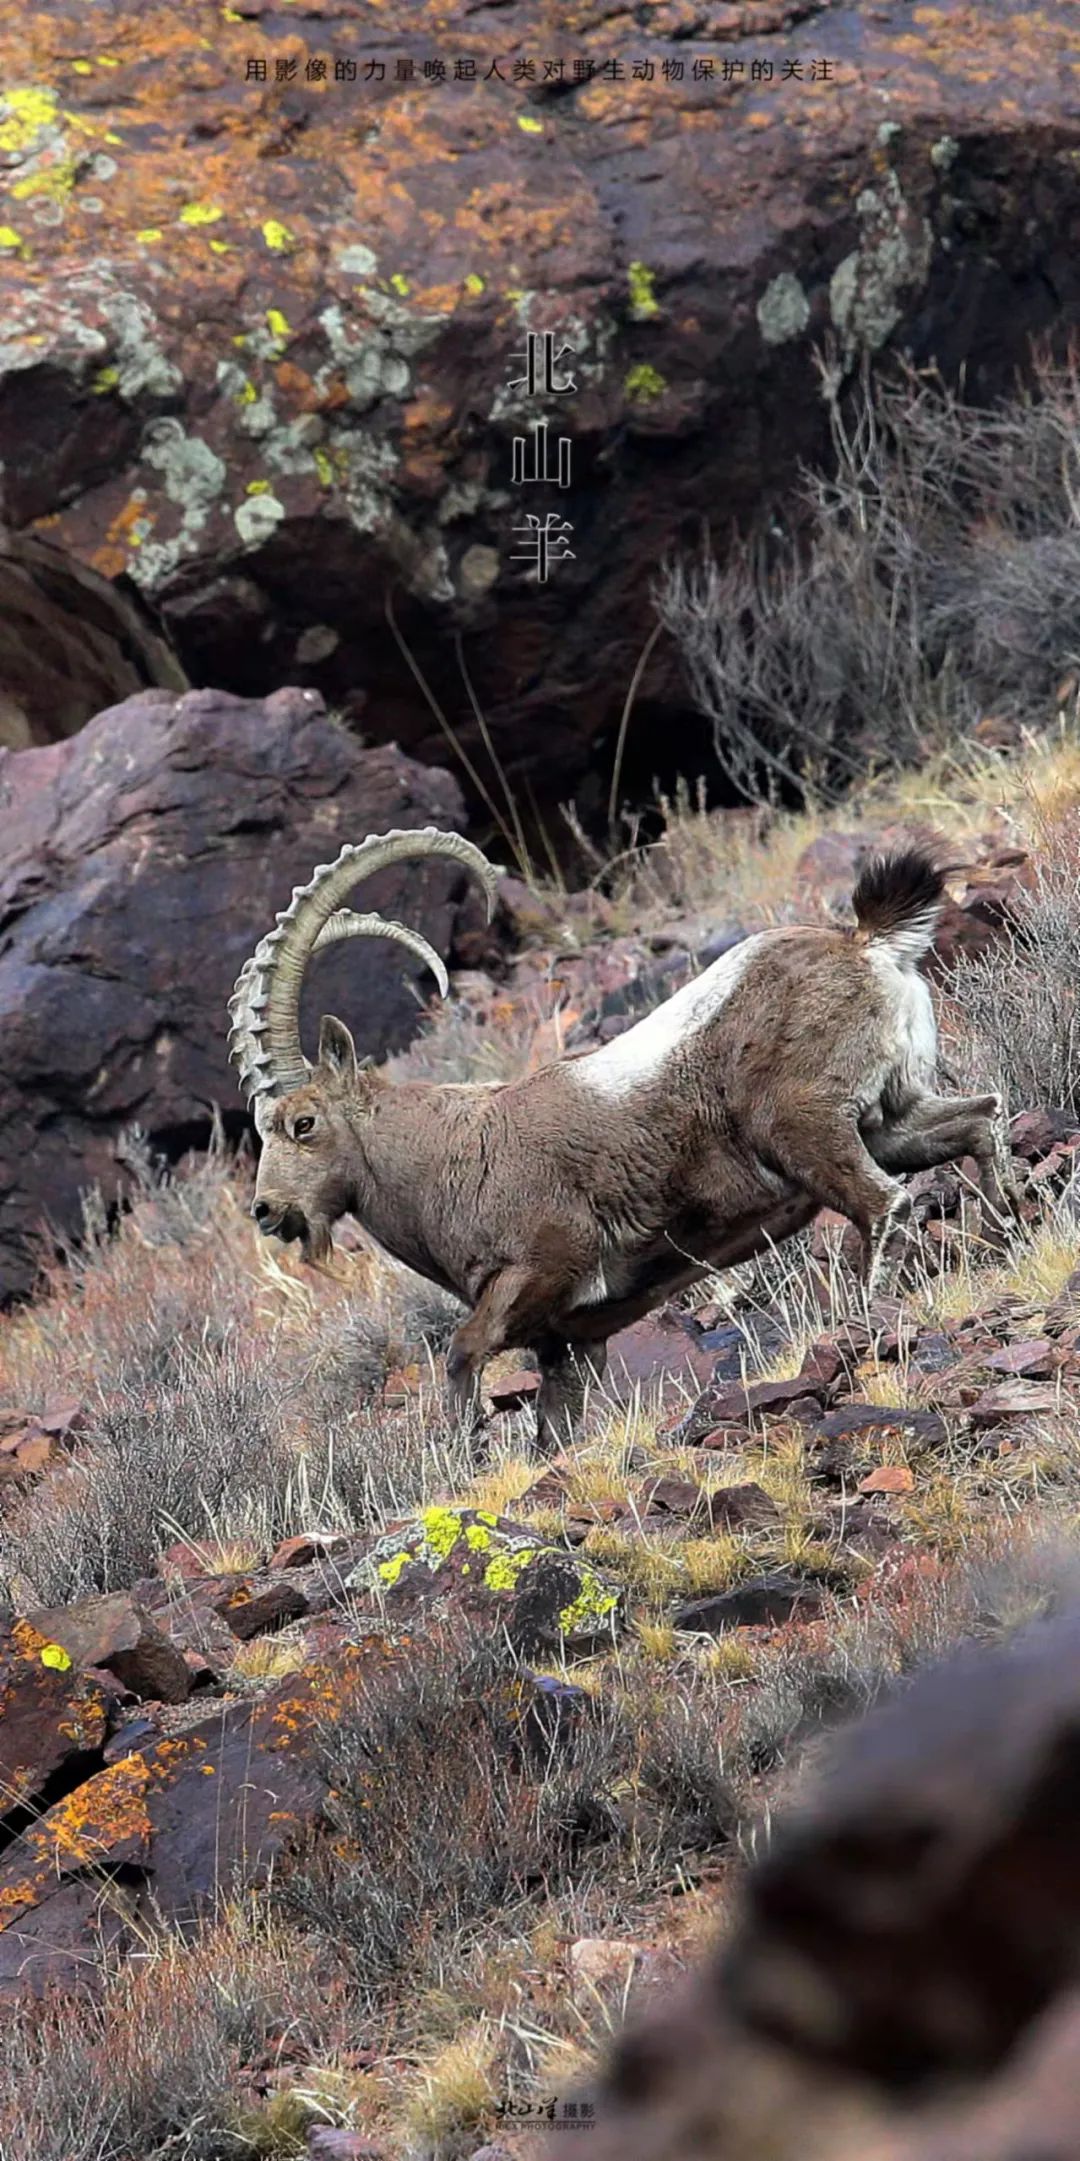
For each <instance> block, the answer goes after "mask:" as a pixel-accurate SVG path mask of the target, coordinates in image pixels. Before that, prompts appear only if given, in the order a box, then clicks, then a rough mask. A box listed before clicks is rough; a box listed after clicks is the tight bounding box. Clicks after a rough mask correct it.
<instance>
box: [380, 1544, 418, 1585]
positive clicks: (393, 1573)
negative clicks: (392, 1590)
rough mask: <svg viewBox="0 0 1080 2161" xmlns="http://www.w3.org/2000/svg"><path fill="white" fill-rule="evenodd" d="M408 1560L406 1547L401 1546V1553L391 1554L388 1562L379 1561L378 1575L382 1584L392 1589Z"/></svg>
mask: <svg viewBox="0 0 1080 2161" xmlns="http://www.w3.org/2000/svg"><path fill="white" fill-rule="evenodd" d="M410 1559H411V1555H410V1553H409V1551H408V1548H407V1547H406V1546H403V1547H402V1549H401V1552H400V1553H392V1554H391V1555H390V1558H389V1560H388V1561H380V1562H379V1574H380V1576H381V1577H382V1580H383V1582H384V1583H386V1584H389V1585H391V1587H392V1586H393V1585H394V1584H395V1583H396V1582H397V1580H398V1577H399V1576H400V1574H401V1571H402V1569H403V1568H404V1567H405V1565H406V1562H407V1561H409V1560H410Z"/></svg>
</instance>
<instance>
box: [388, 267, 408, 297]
mask: <svg viewBox="0 0 1080 2161" xmlns="http://www.w3.org/2000/svg"><path fill="white" fill-rule="evenodd" d="M390 283H391V285H392V286H393V288H394V291H395V293H400V294H401V296H402V298H403V299H404V297H405V294H406V293H407V292H409V291H410V290H411V288H410V285H409V281H408V278H403V277H402V275H401V272H400V270H395V272H394V275H393V277H392V278H391V280H390Z"/></svg>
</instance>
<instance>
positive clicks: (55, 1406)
mask: <svg viewBox="0 0 1080 2161" xmlns="http://www.w3.org/2000/svg"><path fill="white" fill-rule="evenodd" d="M35 1423H36V1424H37V1425H39V1426H40V1427H41V1430H42V1432H43V1433H48V1434H50V1435H55V1437H56V1439H57V1440H68V1439H69V1438H71V1437H73V1436H77V1435H79V1434H80V1433H85V1432H86V1430H87V1428H88V1426H89V1424H90V1413H89V1411H88V1410H87V1407H86V1405H85V1403H83V1402H82V1400H81V1398H80V1397H79V1396H47V1397H46V1399H45V1404H44V1407H43V1409H42V1410H40V1411H38V1412H37V1414H36V1420H35Z"/></svg>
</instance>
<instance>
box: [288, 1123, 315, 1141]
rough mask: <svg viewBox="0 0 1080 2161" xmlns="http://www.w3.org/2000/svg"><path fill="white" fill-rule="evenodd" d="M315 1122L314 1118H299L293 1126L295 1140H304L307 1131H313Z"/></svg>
mask: <svg viewBox="0 0 1080 2161" xmlns="http://www.w3.org/2000/svg"><path fill="white" fill-rule="evenodd" d="M314 1124H315V1120H314V1118H298V1119H297V1120H296V1122H295V1124H294V1126H293V1139H294V1141H302V1140H303V1138H304V1135H305V1133H310V1132H311V1131H312V1128H313V1127H314Z"/></svg>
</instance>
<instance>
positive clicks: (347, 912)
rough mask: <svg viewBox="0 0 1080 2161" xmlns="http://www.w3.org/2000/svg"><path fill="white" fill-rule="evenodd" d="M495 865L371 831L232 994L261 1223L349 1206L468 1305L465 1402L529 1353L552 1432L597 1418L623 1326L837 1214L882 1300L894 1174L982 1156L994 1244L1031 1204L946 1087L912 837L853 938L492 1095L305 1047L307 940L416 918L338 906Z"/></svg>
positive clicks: (330, 870)
mask: <svg viewBox="0 0 1080 2161" xmlns="http://www.w3.org/2000/svg"><path fill="white" fill-rule="evenodd" d="M430 855H441V856H447V857H449V858H451V859H452V860H454V861H456V862H457V863H459V864H461V865H462V866H463V867H465V868H467V869H469V870H470V871H471V872H473V873H475V875H476V876H477V877H478V878H479V879H480V881H481V883H482V885H483V887H484V890H485V893H486V895H487V899H488V907H489V913H490V909H491V906H492V904H493V900H494V895H495V889H496V873H495V872H494V870H493V868H492V866H491V865H490V864H489V863H487V862H486V861H485V859H484V857H483V856H482V855H481V854H480V853H479V851H478V850H477V849H475V848H473V847H472V846H471V844H470V843H469V842H468V841H465V840H463V839H462V838H461V837H460V836H459V835H458V834H452V833H438V832H435V831H434V830H431V829H427V830H424V831H421V832H409V833H388V834H383V835H379V836H373V837H371V838H369V839H368V840H366V841H364V842H363V843H362V844H360V845H359V846H357V847H348V848H345V849H343V850H342V851H341V854H340V855H339V857H338V858H337V860H336V861H335V862H334V863H332V864H329V865H323V866H321V867H320V868H319V869H318V870H317V871H316V872H315V874H314V876H313V878H312V879H311V881H310V883H309V884H308V885H307V886H305V887H298V888H297V890H296V892H295V893H294V895H293V899H292V902H291V904H290V906H289V908H288V909H286V910H285V911H284V912H283V913H282V915H280V916H279V917H278V920H277V925H276V927H275V929H274V930H273V931H271V932H270V933H269V935H268V936H267V937H266V938H264V939H263V940H262V941H261V942H260V944H259V946H258V947H257V948H256V951H255V953H254V954H253V956H252V958H251V960H249V961H248V962H247V963H246V965H245V967H244V969H243V971H242V972H241V975H240V977H239V979H238V982H237V985H236V989H235V991H234V993H233V997H232V1000H231V1001H230V1013H231V1015H232V1020H233V1026H232V1031H231V1038H230V1040H231V1046H232V1049H231V1054H232V1056H233V1057H234V1058H236V1060H237V1062H238V1064H239V1067H240V1074H241V1081H242V1084H243V1086H244V1087H245V1089H246V1090H247V1092H248V1094H249V1095H250V1096H251V1097H252V1099H253V1105H254V1112H255V1119H256V1124H257V1127H258V1131H259V1134H260V1137H261V1140H262V1155H261V1159H260V1162H259V1169H258V1176H257V1182H256V1192H255V1201H254V1214H255V1218H256V1221H257V1222H258V1223H259V1226H260V1228H261V1229H262V1230H263V1231H265V1232H267V1233H268V1234H269V1233H272V1234H274V1235H276V1236H278V1237H280V1238H285V1239H296V1240H298V1241H299V1244H300V1249H301V1252H302V1253H303V1255H304V1257H305V1258H306V1259H309V1260H312V1261H324V1260H325V1258H326V1256H327V1255H328V1253H329V1251H330V1248H331V1243H332V1238H331V1233H332V1227H333V1224H334V1223H335V1222H336V1221H337V1219H338V1218H339V1217H340V1216H342V1215H344V1214H346V1213H350V1214H352V1215H353V1216H355V1217H356V1219H357V1221H358V1222H360V1223H361V1224H362V1225H363V1226H364V1228H365V1229H366V1230H367V1231H369V1232H370V1233H371V1235H372V1236H373V1237H374V1238H375V1239H376V1240H377V1241H378V1243H379V1244H380V1245H381V1246H383V1247H384V1249H385V1250H386V1251H387V1252H388V1253H390V1254H392V1255H393V1256H394V1257H395V1258H396V1259H397V1260H399V1261H402V1262H404V1263H405V1264H406V1265H407V1266H408V1267H410V1268H412V1269H415V1270H416V1271H417V1272H418V1273H419V1274H421V1275H423V1276H426V1277H428V1278H429V1279H430V1280H431V1281H433V1282H435V1283H438V1284H440V1285H441V1286H442V1288H443V1289H445V1290H447V1291H450V1292H452V1293H453V1294H454V1295H455V1296H457V1297H458V1298H460V1299H461V1300H463V1302H464V1303H465V1304H466V1305H467V1307H468V1308H469V1309H470V1310H469V1312H468V1314H467V1315H466V1317H465V1319H464V1320H463V1321H462V1323H461V1325H460V1327H459V1328H458V1329H457V1330H456V1332H455V1335H454V1337H453V1339H452V1342H451V1345H450V1350H449V1354H448V1358H447V1372H448V1376H449V1384H450V1400H451V1405H452V1408H453V1410H454V1411H455V1413H457V1414H458V1415H460V1416H461V1417H462V1418H466V1419H468V1420H470V1421H475V1420H476V1419H477V1418H478V1414H479V1390H480V1381H481V1375H482V1369H483V1366H484V1363H485V1361H486V1360H487V1359H488V1358H490V1357H491V1356H492V1355H493V1354H494V1353H495V1352H497V1351H499V1350H502V1349H505V1348H508V1347H510V1346H514V1347H517V1348H523V1349H524V1348H531V1349H532V1350H533V1351H534V1353H535V1355H536V1358H537V1362H538V1364H539V1368H540V1392H539V1397H538V1404H537V1422H538V1438H539V1440H540V1443H541V1445H543V1446H545V1447H552V1446H558V1445H562V1444H565V1442H566V1441H567V1440H568V1439H571V1438H573V1437H574V1436H575V1435H576V1433H577V1432H578V1430H579V1428H580V1423H581V1417H582V1411H583V1405H584V1400H585V1390H586V1385H587V1382H588V1380H589V1378H590V1377H593V1378H596V1379H599V1378H601V1377H602V1375H603V1372H604V1367H605V1364H606V1357H607V1343H608V1340H609V1338H610V1337H611V1336H613V1335H615V1334H617V1333H618V1331H619V1330H620V1329H622V1328H625V1327H627V1326H628V1325H629V1324H630V1323H631V1322H633V1321H634V1320H637V1319H639V1318H641V1316H642V1315H643V1314H645V1313H647V1312H648V1311H649V1310H650V1309H651V1308H652V1307H654V1306H655V1305H657V1304H658V1303H659V1301H660V1300H661V1299H663V1298H665V1297H670V1296H671V1295H672V1294H673V1293H675V1292H677V1291H679V1290H682V1289H684V1288H685V1287H687V1286H688V1285H689V1284H691V1283H693V1282H695V1281H698V1280H699V1279H700V1278H701V1277H703V1276H704V1275H706V1274H708V1273H710V1272H711V1271H713V1270H715V1269H717V1268H723V1267H727V1266H731V1265H734V1264H735V1263H737V1262H740V1261H745V1260H748V1259H752V1258H753V1257H754V1256H755V1255H756V1254H758V1253H761V1252H762V1251H763V1250H765V1248H766V1247H768V1246H770V1245H775V1244H779V1243H780V1242H781V1241H783V1240H784V1239H786V1238H790V1237H791V1236H792V1235H793V1234H794V1233H795V1232H797V1231H799V1230H801V1229H803V1228H804V1227H805V1225H806V1224H808V1223H809V1222H810V1221H811V1220H812V1218H813V1217H814V1215H815V1214H816V1213H817V1212H818V1210H819V1209H821V1208H831V1209H834V1210H837V1211H839V1213H841V1214H842V1215H844V1216H846V1217H847V1218H848V1219H849V1221H851V1222H852V1223H854V1224H855V1225H856V1226H857V1228H858V1231H859V1234H860V1239H861V1251H862V1265H861V1278H862V1284H863V1288H864V1290H865V1293H866V1295H867V1296H869V1295H870V1294H871V1293H872V1291H873V1288H874V1285H875V1282H876V1280H877V1276H878V1271H879V1268H880V1265H881V1259H882V1252H883V1249H884V1247H885V1244H886V1241H887V1239H888V1236H889V1233H890V1231H891V1230H892V1229H893V1228H894V1227H895V1226H896V1225H898V1224H899V1223H900V1222H901V1221H902V1220H903V1219H904V1217H905V1216H906V1215H907V1214H908V1213H909V1212H910V1206H911V1203H910V1197H909V1195H908V1194H907V1192H906V1190H905V1188H904V1187H903V1185H902V1184H901V1183H900V1180H899V1178H898V1176H897V1175H896V1174H897V1173H898V1172H903V1171H914V1170H922V1169H928V1168H930V1167H932V1166H934V1165H937V1164H940V1163H945V1162H949V1161H952V1160H955V1159H958V1158H960V1157H962V1156H972V1157H973V1158H974V1159H975V1161H976V1163H977V1165H978V1168H979V1182H980V1186H981V1190H982V1196H983V1204H984V1217H985V1227H986V1231H987V1234H988V1235H989V1236H990V1237H992V1238H993V1239H994V1240H995V1241H996V1242H998V1243H1000V1241H1001V1239H1002V1238H1003V1237H1004V1236H1005V1235H1006V1234H1007V1231H1008V1226H1009V1221H1010V1218H1014V1217H1015V1216H1016V1215H1017V1214H1018V1212H1019V1199H1018V1193H1017V1189H1016V1185H1015V1182H1014V1178H1013V1173H1012V1166H1011V1158H1010V1155H1009V1150H1008V1145H1007V1140H1006V1137H1005V1133H1004V1127H1003V1119H1002V1106H1001V1102H1000V1099H999V1097H998V1096H997V1095H994V1094H987V1095H981V1096H970V1097H966V1096H951V1097H950V1096H942V1095H939V1094H937V1093H935V1090H934V1085H933V1082H934V1067H935V1064H936V1057H937V1037H936V1028H935V1022H934V1013H933V1006H932V1003H931V999H930V992H929V988H928V986H927V984H926V982H925V981H924V980H923V978H922V976H921V975H920V973H919V962H920V961H921V959H922V957H923V956H924V954H925V953H926V952H927V950H928V949H929V946H930V944H931V941H932V939H933V935H934V929H935V926H936V922H937V918H938V914H939V912H940V907H941V903H942V899H943V896H944V881H943V877H942V874H941V873H940V871H939V870H938V869H937V868H935V866H934V864H933V863H932V862H931V861H930V860H929V858H928V857H926V856H925V855H923V854H922V853H920V852H919V851H918V850H914V849H909V850H906V851H902V852H900V853H897V854H895V855H893V856H890V857H887V858H884V859H882V860H878V861H873V862H871V863H869V864H868V865H867V867H866V868H865V869H864V871H863V872H862V874H861V876H860V878H859V880H858V883H857V885H856V888H855V892H854V894H853V896H852V901H853V909H854V915H855V923H854V927H853V928H851V929H845V928H832V927H826V928H822V927H808V928H791V929H787V928H785V929H781V930H768V931H759V932H756V933H754V934H753V935H751V936H749V937H747V938H745V939H744V940H743V941H742V943H741V944H740V945H738V946H736V947H734V948H733V949H732V950H731V951H730V952H728V953H726V954H725V955H724V956H723V957H722V958H721V959H720V960H718V961H716V962H714V963H713V965H712V967H710V968H707V969H706V970H705V971H704V972H703V973H702V974H701V975H700V976H698V977H697V978H695V979H694V980H693V981H692V982H690V983H688V984H686V985H685V986H684V988H683V989H682V990H680V991H677V992H676V993H675V995H674V996H673V997H671V998H669V999H668V1000H667V1001H666V1002H665V1003H664V1004H663V1005H661V1006H659V1007H657V1008H656V1010H655V1011H654V1012H652V1013H649V1014H647V1015H646V1016H645V1018H644V1019H643V1020H641V1021H639V1022H638V1023H637V1024H636V1026H634V1027H632V1028H630V1029H628V1030H627V1031H626V1033H625V1034H624V1035H622V1036H619V1037H617V1038H616V1039H615V1041H614V1042H612V1043H609V1044H606V1045H604V1046H603V1047H602V1048H601V1049H599V1050H594V1051H588V1052H585V1053H582V1054H579V1055H576V1056H570V1057H564V1058H561V1059H557V1060H555V1061H554V1062H553V1063H552V1064H550V1065H548V1066H545V1067H543V1068H542V1069H541V1070H539V1071H538V1072H535V1073H531V1074H528V1075H526V1076H525V1077H524V1078H523V1079H521V1080H518V1081H511V1082H506V1083H499V1084H486V1083H485V1084H481V1083H456V1084H446V1085H439V1084H436V1083H429V1082H401V1083H397V1084H393V1083H391V1082H390V1081H389V1080H388V1079H387V1078H386V1077H385V1075H383V1074H381V1073H379V1072H378V1071H377V1070H374V1069H371V1068H369V1067H368V1066H367V1065H366V1064H365V1063H363V1062H362V1061H361V1060H360V1059H358V1057H357V1053H356V1048H355V1045H354V1042H353V1038H352V1036H351V1034H350V1033H349V1030H348V1028H346V1027H345V1025H344V1024H343V1022H341V1021H340V1020H337V1019H335V1018H334V1017H333V1016H332V1015H327V1016H326V1017H324V1019H323V1022H322V1025H321V1029H320V1035H319V1046H318V1055H317V1059H316V1062H315V1063H314V1064H311V1063H310V1062H309V1061H308V1059H307V1058H306V1057H305V1056H304V1053H303V1051H302V1049H301V1045H300V1037H299V1026H298V1011H299V993H300V984H301V980H302V977H303V972H304V968H305V965H306V962H307V960H308V958H309V957H310V955H311V954H312V953H313V952H314V951H316V950H317V949H319V948H320V947H322V946H323V945H325V944H327V943H329V942H331V941H332V940H334V939H337V938H343V937H348V936H355V935H359V934H367V935H376V934H377V935H381V936H388V937H392V938H394V939H396V940H397V941H398V942H399V943H401V944H404V945H406V946H407V947H409V948H410V949H411V950H413V951H414V952H417V953H419V954H420V955H421V956H422V957H423V959H424V960H425V961H426V962H427V963H428V965H429V966H431V967H432V968H433V969H434V971H435V973H436V975H437V977H438V979H439V982H440V988H441V989H442V991H443V993H444V995H445V993H446V990H447V988H448V983H447V978H446V973H445V970H444V968H443V965H442V962H441V961H440V960H439V958H438V956H437V955H436V954H434V953H433V952H432V950H431V948H430V947H429V946H427V945H426V944H425V942H424V941H423V940H422V939H420V938H418V937H417V935H416V933H414V932H412V931H409V930H407V929H405V928H404V927H403V926H402V925H401V924H398V923H390V922H387V921H384V920H383V919H382V918H381V917H379V916H372V915H359V914H355V913H354V912H353V911H352V910H351V909H348V908H344V907H342V906H341V905H340V903H341V901H342V900H343V898H344V896H345V894H346V893H347V892H348V891H349V890H350V888H351V887H352V885H353V884H354V883H355V882H356V880H357V879H358V878H360V877H363V876H367V875H369V874H370V873H371V872H372V871H374V870H378V869H382V868H383V867H384V866H385V865H386V864H387V863H390V862H395V861H399V860H401V859H403V858H405V857H409V856H430Z"/></svg>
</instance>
